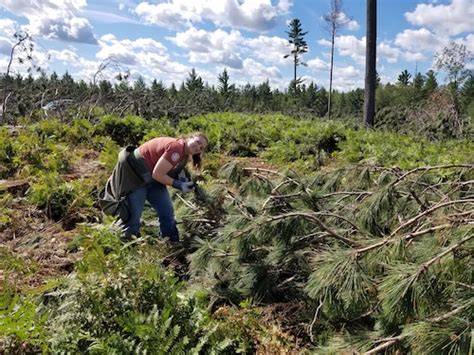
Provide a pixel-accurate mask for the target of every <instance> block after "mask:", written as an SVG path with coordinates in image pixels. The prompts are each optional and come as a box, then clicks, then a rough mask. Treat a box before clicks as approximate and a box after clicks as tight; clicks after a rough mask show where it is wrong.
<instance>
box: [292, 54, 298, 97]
mask: <svg viewBox="0 0 474 355" xmlns="http://www.w3.org/2000/svg"><path fill="white" fill-rule="evenodd" d="M294 60H295V68H294V75H293V90H294V91H295V92H294V93H293V102H294V103H295V105H296V89H297V85H296V66H297V60H298V54H297V53H295V59H294Z"/></svg>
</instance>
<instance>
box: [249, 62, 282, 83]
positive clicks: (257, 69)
mask: <svg viewBox="0 0 474 355" xmlns="http://www.w3.org/2000/svg"><path fill="white" fill-rule="evenodd" d="M243 70H244V72H245V74H246V75H247V76H248V77H249V78H250V79H251V81H252V82H253V83H261V82H264V81H265V80H267V79H269V80H272V79H280V78H281V73H280V70H279V69H278V68H277V67H274V66H273V67H268V66H266V65H263V64H262V63H259V62H257V61H255V60H254V59H251V58H247V59H244V61H243Z"/></svg>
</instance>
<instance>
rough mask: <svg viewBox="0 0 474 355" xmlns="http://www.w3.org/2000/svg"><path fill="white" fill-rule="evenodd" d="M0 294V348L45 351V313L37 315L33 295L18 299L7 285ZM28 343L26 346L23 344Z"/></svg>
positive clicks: (13, 351) (14, 350) (8, 351)
mask: <svg viewBox="0 0 474 355" xmlns="http://www.w3.org/2000/svg"><path fill="white" fill-rule="evenodd" d="M3 286H7V287H6V289H4V290H3V292H2V294H1V295H0V348H1V349H2V351H5V352H6V353H10V352H11V353H16V351H22V352H39V351H40V350H42V351H46V349H47V345H46V344H47V338H46V336H45V333H44V325H45V323H46V320H47V316H46V315H39V314H38V311H37V304H36V302H35V300H34V298H33V297H26V298H23V299H20V296H19V295H18V294H16V293H14V292H13V291H11V290H10V289H8V285H6V284H5V282H4V285H3ZM24 344H28V346H24Z"/></svg>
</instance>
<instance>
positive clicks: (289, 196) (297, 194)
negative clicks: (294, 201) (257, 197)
mask: <svg viewBox="0 0 474 355" xmlns="http://www.w3.org/2000/svg"><path fill="white" fill-rule="evenodd" d="M273 190H274V189H273ZM273 190H272V191H273ZM301 194H302V192H296V193H292V194H287V195H270V196H268V198H267V199H266V200H265V202H264V203H263V205H262V210H264V209H265V207H266V206H267V204H268V203H269V202H270V201H271V200H276V199H286V198H292V197H297V196H301Z"/></svg>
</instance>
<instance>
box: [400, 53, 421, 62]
mask: <svg viewBox="0 0 474 355" xmlns="http://www.w3.org/2000/svg"><path fill="white" fill-rule="evenodd" d="M402 56H403V59H405V60H406V61H407V62H421V61H423V60H425V59H426V58H425V56H424V55H423V53H421V52H404V53H403V54H402Z"/></svg>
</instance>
